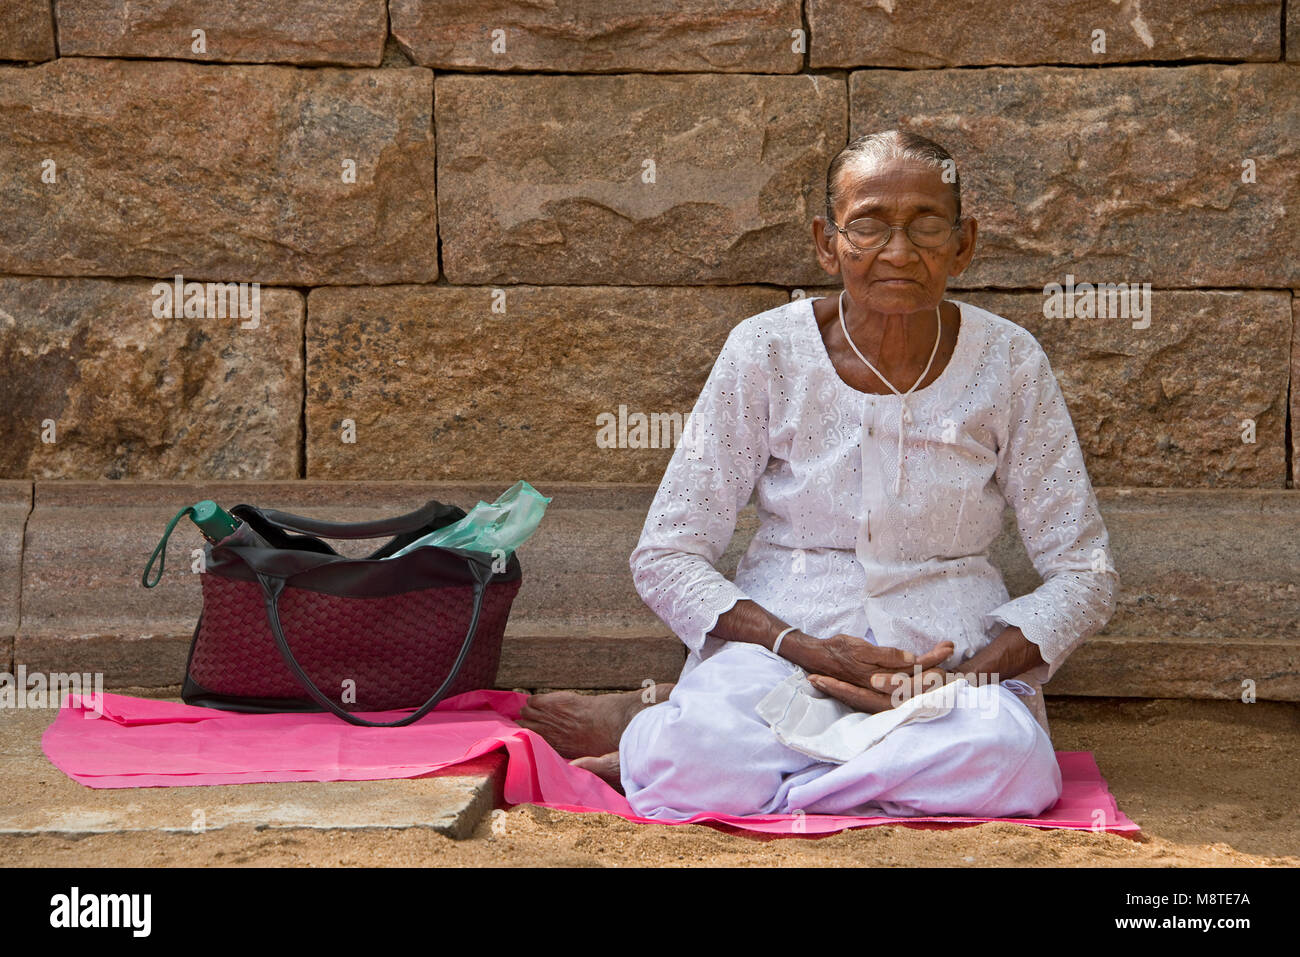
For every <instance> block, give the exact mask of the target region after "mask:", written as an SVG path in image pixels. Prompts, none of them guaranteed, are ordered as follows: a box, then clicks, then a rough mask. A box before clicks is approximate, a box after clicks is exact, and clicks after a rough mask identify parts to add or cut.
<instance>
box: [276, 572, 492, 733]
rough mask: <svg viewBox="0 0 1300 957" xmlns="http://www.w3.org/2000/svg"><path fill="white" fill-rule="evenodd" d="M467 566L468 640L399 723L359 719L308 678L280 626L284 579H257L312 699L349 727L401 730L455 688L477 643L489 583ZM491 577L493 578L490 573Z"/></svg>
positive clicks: (280, 642)
mask: <svg viewBox="0 0 1300 957" xmlns="http://www.w3.org/2000/svg"><path fill="white" fill-rule="evenodd" d="M468 564H469V566H470V569H471V571H472V572H473V574H474V613H473V615H472V616H471V617H470V621H469V630H468V631H467V632H466V633H465V641H464V642H463V643H462V644H461V646H460V654H458V655H457V656H456V660H455V662H453V663H452V666H451V671H450V672H448V674H447V677H446V679H445V680H444V681H443V682H442V685H441V686H439V688H438V690H437V691H435V692H434V693H433V694H432V696H430V698H429V700H428V701H426V702H425V703H424V704H422V705H420V707H419V708H418V709H417V710H416V711H415V712H414V713H413V714H409V715H407V716H406V717H405V718H401V719H400V720H398V721H367V720H366V719H365V718H358V717H357V716H356V715H354V714H352V713H350V712H348V711H345V710H344V709H342V708H340V707H339V706H338V705H336V704H335V703H334V702H333V701H331V700H330V699H329V698H328V697H326V695H325V694H324V693H323V692H322V691H321V690H320V689H319V688H317V687H316V683H315V682H314V681H312V680H311V678H310V677H308V675H307V672H305V671H303V669H302V665H300V664H298V659H297V658H295V657H294V654H293V651H292V650H291V649H290V648H289V643H288V642H287V641H285V638H284V628H283V626H282V625H281V623H280V593H281V592H283V591H284V584H285V583H284V579H282V578H274V577H272V576H270V575H264V574H262V573H261V572H256V574H257V580H258V581H259V582H261V585H262V594H263V596H264V598H265V599H266V616H267V618H268V619H269V620H270V622H271V635H272V636H273V637H274V638H275V646H276V647H277V648H279V649H280V656H281V657H282V658H283V659H284V663H285V664H287V665H288V666H289V670H290V671H292V672H293V674H294V677H296V678H297V679H298V682H299V683H300V684H301V685H302V686H303V687H304V688H306V689H307V693H308V694H310V695H311V696H312V698H313V699H314V700H315V701H316V703H317V704H320V705H322V706H323V707H325V708H328V709H329V710H330V711H333V712H334V713H335V714H336V715H338V716H339V717H340V718H342V719H343V720H344V721H346V722H348V723H349V724H356V725H361V726H363V727H367V728H400V727H403V726H405V725H408V724H411V723H413V722H415V721H419V720H420V719H421V718H423V717H424V716H425V715H426V714H428V713H429V712H430V711H432V710H433V708H434V706H435V705H437V703H438V702H439V701H441V700H442V699H443V697H444V696H445V695H446V694H447V689H448V688H450V687H451V686H452V683H453V682H454V681H455V680H456V676H457V675H459V674H460V668H461V665H463V664H464V663H465V658H466V657H467V656H468V655H469V649H470V646H471V645H473V643H474V636H475V634H476V633H477V632H478V620H479V615H480V613H481V612H482V611H483V593H484V591H486V588H487V583H486V582H485V581H484V580H483V578H482V575H481V566H478V565H476V564H474V563H473V562H469V563H468ZM488 577H489V578H491V573H490V572H489V573H488Z"/></svg>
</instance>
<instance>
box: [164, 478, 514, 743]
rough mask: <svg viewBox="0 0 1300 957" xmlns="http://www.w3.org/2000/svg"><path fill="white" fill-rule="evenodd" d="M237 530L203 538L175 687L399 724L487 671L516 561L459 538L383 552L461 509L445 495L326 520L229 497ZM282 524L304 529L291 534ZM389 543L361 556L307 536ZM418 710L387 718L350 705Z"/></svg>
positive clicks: (486, 681)
mask: <svg viewBox="0 0 1300 957" xmlns="http://www.w3.org/2000/svg"><path fill="white" fill-rule="evenodd" d="M230 511H231V514H232V515H234V516H235V517H236V518H239V519H241V520H242V524H241V525H240V526H239V527H238V528H237V529H236V530H235V532H234V533H232V534H231V535H229V536H227V537H226V538H224V539H223V540H221V541H220V542H218V543H216V544H214V545H209V546H207V547H206V548H205V549H204V551H205V553H206V554H205V556H204V558H205V562H206V567H205V573H204V575H203V577H202V579H201V582H202V589H203V611H202V614H201V615H200V616H199V622H198V625H197V627H196V628H195V630H194V639H193V641H192V642H191V644H190V655H189V662H188V664H187V665H186V669H185V671H186V674H185V683H184V685H183V687H182V690H181V697H182V699H183V700H184V701H185V702H186V703H188V704H195V705H202V706H206V707H213V708H223V709H227V710H232V711H250V712H272V711H320V710H322V709H324V710H328V711H332V712H333V713H334V714H336V715H338V716H339V717H341V718H343V719H344V720H346V721H349V722H351V723H352V724H358V725H366V726H369V727H399V726H402V725H406V724H410V723H411V722H413V721H416V720H418V719H419V718H421V717H423V716H424V715H425V714H427V713H428V712H429V711H430V710H432V709H433V708H434V706H435V705H437V703H438V702H439V701H441V700H442V699H443V698H445V697H447V696H448V695H454V694H461V693H462V692H465V691H473V690H476V689H479V688H490V687H492V686H493V685H494V684H495V683H496V675H497V665H498V663H499V662H500V659H501V642H502V639H503V637H504V635H505V627H506V619H507V618H508V617H509V614H510V606H511V603H512V602H513V601H514V597H515V595H516V593H517V592H518V591H519V587H520V585H521V584H522V583H523V578H522V573H521V570H520V567H519V560H518V558H517V557H515V556H514V555H513V554H512V555H511V556H510V557H509V560H508V561H501V560H499V559H498V560H497V561H495V562H494V560H493V557H492V556H491V555H488V554H485V553H483V552H473V551H468V550H465V549H459V548H439V547H436V546H431V547H422V548H417V549H415V550H414V551H411V552H408V553H407V554H405V555H402V556H400V557H398V558H385V556H386V555H390V554H392V553H393V552H395V551H397V550H398V549H400V548H402V547H404V546H406V545H408V544H410V543H411V542H413V541H415V540H416V539H417V538H421V537H423V536H424V535H427V534H428V533H429V532H431V531H434V530H436V529H438V528H442V527H444V526H446V525H449V524H451V523H452V522H455V521H457V520H459V519H461V518H463V517H464V516H465V512H464V511H463V510H462V509H459V508H457V507H455V506H452V505H443V504H441V503H439V502H436V501H430V502H429V503H428V504H426V505H425V506H424V507H423V508H421V509H417V510H416V511H414V512H410V513H408V514H406V515H401V516H398V517H396V518H392V519H385V520H379V521H373V522H356V523H351V524H348V523H340V522H325V521H320V520H317V519H312V518H306V517H303V516H299V515H290V514H288V513H287V512H280V511H276V510H273V509H259V508H255V507H253V506H251V505H237V506H235V507H234V508H233V509H231V510H230ZM289 532H301V533H304V534H301V535H290V534H289ZM389 535H393V536H395V537H393V538H392V539H391V540H390V541H389V542H387V543H386V544H385V545H383V546H382V547H380V548H379V549H377V550H375V551H374V552H373V553H371V554H370V555H368V556H366V557H365V558H347V557H344V556H342V555H339V554H338V553H337V552H335V551H334V549H332V548H331V547H330V546H329V545H327V544H326V543H325V542H324V541H322V540H321V539H320V538H318V537H316V536H323V537H327V538H340V539H365V538H379V537H384V536H389ZM405 708H415V709H416V710H415V712H414V713H413V714H410V715H408V716H406V717H404V718H402V719H400V720H398V721H391V722H375V721H369V720H366V719H364V718H360V717H357V715H356V714H354V713H353V712H366V711H388V710H397V709H405Z"/></svg>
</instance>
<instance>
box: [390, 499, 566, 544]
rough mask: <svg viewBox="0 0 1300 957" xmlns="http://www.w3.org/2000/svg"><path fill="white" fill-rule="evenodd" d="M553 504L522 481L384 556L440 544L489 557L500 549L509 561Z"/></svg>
mask: <svg viewBox="0 0 1300 957" xmlns="http://www.w3.org/2000/svg"><path fill="white" fill-rule="evenodd" d="M550 501H551V500H550V499H549V498H547V497H546V496H545V495H543V494H541V493H540V492H539V491H537V489H535V488H533V487H532V486H531V485H529V484H528V483H527V482H525V481H522V480H520V481H518V482H516V483H515V484H514V485H512V486H510V488H509V489H507V490H506V491H505V492H503V493H502V494H501V496H500V497H499V498H498V499H497V500H496V501H495V502H493V503H492V504H491V505H489V504H488V503H487V502H479V503H478V504H477V505H475V506H474V507H473V508H472V509H470V511H469V513H468V514H467V515H466V516H465V517H464V518H462V519H461V520H460V521H458V522H454V523H453V524H451V525H448V526H446V527H445V528H440V529H438V530H437V531H436V532H430V533H429V534H428V535H425V536H424V537H423V538H417V539H416V540H415V541H413V542H411V544H409V545H407V546H406V547H405V548H401V549H398V550H397V551H395V552H393V554H391V555H388V556H385V557H387V558H398V557H399V556H402V555H405V554H406V553H407V552H411V551H414V550H415V549H417V548H424V547H426V546H428V545H439V546H441V547H443V548H464V549H467V550H468V551H473V552H487V553H489V554H495V553H497V551H498V550H500V551H501V552H504V553H505V555H506V557H507V558H508V557H510V555H511V553H512V552H514V550H515V549H516V548H518V547H519V546H520V545H522V544H523V543H524V542H526V541H528V539H529V537H530V536H531V535H532V534H533V532H534V531H536V530H537V524H538V523H539V522H540V521H541V520H542V515H543V513H544V512H545V511H546V506H547V504H548V503H549V502H550Z"/></svg>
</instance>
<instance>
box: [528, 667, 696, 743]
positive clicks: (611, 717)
mask: <svg viewBox="0 0 1300 957" xmlns="http://www.w3.org/2000/svg"><path fill="white" fill-rule="evenodd" d="M672 688H673V686H672V685H671V684H657V685H655V686H654V694H653V695H652V696H646V695H645V689H640V688H638V689H637V690H635V691H625V692H620V693H618V694H575V693H574V692H572V691H550V692H547V693H546V694H535V695H529V696H528V700H527V701H526V702H524V707H523V709H522V710H521V711H520V712H519V718H518V722H519V725H520V727H524V728H527V729H528V730H529V731H535V732H537V733H538V734H540V735H541V736H542V737H543V738H545V739H546V743H547V744H549V745H550V746H551V747H553V748H554V749H555V750H556V751H558V752H559V753H560V755H561V757H565V758H583V757H603V756H605V755H608V754H609V753H610V752H611V751H613V752H617V751H618V739H619V738H621V737H622V736H623V729H624V728H626V727H627V726H628V724H629V723H630V722H631V720H632V718H633V716H634V715H636V713H637V712H638V711H640V710H641V709H642V708H648V707H650V706H651V705H652V704H657V703H658V702H660V701H667V700H668V694H669V692H670V691H672ZM643 696H646V697H650V698H651V700H650V701H646V700H644V698H643ZM615 756H616V757H617V754H616V755H615Z"/></svg>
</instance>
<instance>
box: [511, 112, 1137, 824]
mask: <svg viewBox="0 0 1300 957" xmlns="http://www.w3.org/2000/svg"><path fill="white" fill-rule="evenodd" d="M954 172H955V164H954V163H953V161H952V158H951V157H950V156H949V154H948V153H947V151H946V150H944V149H943V148H942V147H941V146H939V145H938V144H936V143H933V142H931V141H930V140H928V139H925V138H924V137H921V136H917V135H915V134H909V133H903V132H899V131H894V130H891V131H886V132H881V133H875V134H871V135H867V136H863V137H860V138H858V139H856V140H855V141H853V142H852V143H850V144H849V145H848V146H847V147H845V149H844V150H842V151H841V152H840V153H839V155H837V156H836V157H835V159H834V161H833V162H832V163H831V165H830V168H829V170H828V171H827V177H826V215H825V216H824V217H823V216H818V217H816V218H815V220H814V224H813V240H814V242H815V243H816V248H817V256H818V259H819V261H820V263H821V265H822V267H823V268H824V269H825V270H826V271H827V272H828V273H829V274H831V275H832V276H841V277H842V281H843V286H844V288H843V291H842V292H841V293H840V295H839V296H837V297H829V298H824V299H816V300H812V299H796V300H794V301H792V302H790V303H788V304H787V305H783V306H778V307H777V308H775V309H770V310H768V311H767V312H763V313H760V314H758V315H754V316H750V317H749V318H747V319H745V320H744V321H742V322H740V323H739V324H738V325H737V326H735V327H734V328H733V329H732V331H731V334H730V335H729V336H728V338H727V341H726V344H725V345H724V346H723V349H722V353H721V355H720V356H719V357H718V359H717V362H716V364H715V365H714V367H713V371H712V373H711V374H710V376H709V378H708V381H707V382H706V383H705V385H704V389H703V391H702V393H701V394H700V397H699V400H698V401H697V402H696V405H695V409H694V412H693V415H692V419H691V426H692V430H693V432H694V434H693V435H692V436H691V441H690V442H687V443H683V444H682V445H679V447H678V448H677V449H676V450H675V452H674V454H673V457H672V460H671V461H670V463H669V465H668V469H667V472H666V473H665V475H664V478H663V482H662V483H661V484H660V486H659V490H658V493H657V494H656V496H655V498H654V502H653V504H652V505H651V508H650V513H649V515H648V516H647V518H646V522H645V527H644V529H643V531H642V534H641V539H640V541H639V542H638V544H637V546H636V549H635V550H634V551H633V552H632V555H631V569H632V573H633V577H634V580H635V583H636V587H637V590H638V592H639V593H640V595H641V597H642V598H643V599H644V601H645V602H646V604H647V605H648V606H649V607H650V608H651V609H652V610H653V611H654V612H655V613H656V614H657V615H658V616H659V617H660V618H661V619H662V620H663V621H664V622H665V623H666V624H667V625H668V627H670V628H671V629H672V630H673V632H674V633H675V634H676V635H678V636H679V637H680V638H681V639H682V641H683V642H685V644H686V647H687V649H688V650H689V656H688V658H687V661H686V664H685V667H684V668H683V669H682V673H681V676H680V677H679V679H678V681H677V682H676V683H675V684H673V685H657V686H656V687H655V689H654V693H653V694H642V693H641V692H635V691H634V692H629V693H625V694H614V695H600V696H584V695H575V694H572V693H568V692H556V693H552V694H546V695H534V696H532V697H531V698H530V699H529V702H528V704H527V705H526V707H525V708H524V710H523V712H522V714H521V717H520V723H521V724H522V725H524V726H525V727H529V728H532V729H533V730H535V731H537V732H538V733H540V734H542V735H543V736H545V737H546V738H547V740H548V741H550V742H551V744H552V745H554V746H555V747H556V749H557V750H559V751H560V753H561V754H563V755H564V756H566V757H570V758H574V759H575V760H574V762H573V763H575V764H578V765H580V766H582V767H586V768H588V769H590V770H592V771H594V772H596V773H597V774H600V775H601V776H603V777H604V778H606V780H609V781H610V782H611V783H616V784H618V785H621V787H622V789H623V791H624V793H625V794H626V795H627V798H628V801H629V803H630V804H631V806H632V809H633V810H634V811H635V812H636V813H638V814H640V815H642V816H644V817H651V818H658V819H664V820H682V819H685V818H688V817H691V816H692V815H694V814H698V813H701V812H723V813H728V814H763V813H792V812H796V811H805V812H809V813H826V814H880V813H884V814H891V815H901V816H912V815H923V814H926V815H929V814H938V815H945V814H951V815H957V814H961V815H977V816H986V817H1011V816H1023V815H1037V814H1040V813H1041V812H1043V811H1044V810H1046V809H1047V808H1049V807H1051V806H1052V805H1053V804H1054V803H1056V801H1057V799H1058V798H1059V797H1060V793H1061V774H1060V770H1059V767H1058V765H1057V762H1056V756H1055V752H1054V750H1053V747H1052V742H1051V739H1050V737H1049V735H1048V732H1047V721H1046V712H1045V710H1044V709H1043V707H1042V696H1041V689H1042V684H1043V682H1045V681H1047V680H1049V679H1050V678H1051V677H1052V675H1053V674H1054V673H1055V671H1056V670H1057V669H1058V668H1059V667H1060V666H1061V664H1062V663H1063V662H1064V661H1065V659H1066V658H1067V656H1068V655H1069V654H1070V652H1071V651H1072V650H1073V649H1074V648H1076V647H1077V646H1078V645H1079V644H1080V643H1081V642H1082V641H1084V640H1085V639H1086V638H1088V637H1089V636H1090V635H1092V634H1094V633H1096V632H1097V631H1098V630H1100V629H1101V628H1102V627H1103V626H1104V625H1105V624H1106V622H1107V620H1108V619H1109V617H1110V615H1111V613H1112V612H1113V610H1114V606H1115V596H1116V591H1117V588H1118V576H1117V574H1116V572H1115V570H1114V568H1113V566H1112V564H1111V561H1110V555H1109V537H1108V535H1107V532H1106V528H1105V525H1104V524H1103V522H1102V518H1101V515H1100V513H1099V511H1098V508H1097V501H1096V497H1095V495H1094V493H1093V489H1092V485H1091V483H1090V481H1089V479H1088V475H1087V472H1086V470H1085V468H1084V460H1083V454H1082V452H1081V450H1080V447H1079V442H1078V439H1077V437H1076V434H1075V430H1074V426H1073V423H1072V422H1071V420H1070V416H1069V413H1068V411H1067V409H1066V405H1065V401H1064V399H1063V397H1062V395H1061V390H1060V387H1059V385H1058V384H1057V381H1056V378H1055V376H1054V375H1053V372H1052V369H1051V366H1050V364H1049V362H1048V358H1047V356H1046V354H1045V353H1044V352H1043V349H1042V347H1041V346H1040V345H1039V343H1038V341H1037V340H1036V339H1035V338H1034V337H1033V335H1031V334H1030V333H1029V332H1028V331H1026V330H1025V329H1023V328H1021V327H1020V326H1018V325H1016V324H1015V323H1013V322H1011V321H1009V320H1007V319H1004V318H1002V317H1001V316H997V315H994V314H993V313H990V312H987V311H985V310H983V309H979V308H976V307H974V306H971V305H969V304H967V303H964V302H961V301H958V300H946V299H945V298H944V292H945V288H946V285H947V280H948V277H949V276H956V275H959V274H960V273H961V272H962V271H963V270H964V269H965V268H966V267H967V265H968V264H969V263H970V261H971V257H972V255H973V254H974V251H975V237H976V223H975V220H974V219H973V218H971V217H969V216H967V217H963V216H962V214H961V181H960V178H959V177H958V176H955V175H953V173H954ZM755 491H757V505H758V515H759V518H760V520H761V525H760V527H759V529H758V531H757V533H756V534H755V536H754V539H753V541H752V542H751V543H750V546H749V549H748V550H747V551H746V553H745V555H744V557H743V558H742V560H741V562H740V564H739V567H738V568H737V571H736V574H735V580H734V581H728V580H727V579H726V578H725V577H723V575H722V574H720V573H719V572H718V571H717V569H716V567H715V565H716V563H717V561H718V559H719V557H720V556H721V555H722V553H723V552H724V551H725V549H726V547H727V544H728V542H729V541H730V539H731V537H732V534H733V532H734V529H735V523H736V515H737V513H738V512H739V510H740V509H742V508H743V507H744V506H745V504H746V503H747V502H748V500H749V498H750V495H751V494H752V493H753V492H755ZM1007 503H1010V505H1011V507H1012V508H1013V509H1014V511H1015V515H1016V520H1017V522H1018V525H1019V528H1020V534H1021V537H1022V539H1023V541H1024V543H1025V546H1026V548H1027V550H1028V552H1029V555H1030V558H1031V559H1032V561H1033V563H1034V567H1035V568H1036V569H1037V570H1038V572H1039V574H1040V575H1041V576H1042V578H1043V583H1042V584H1041V585H1040V586H1039V587H1038V588H1037V589H1036V590H1035V591H1033V592H1032V593H1030V594H1028V595H1024V596H1021V597H1019V598H1016V599H1014V600H1013V599H1011V598H1010V596H1009V594H1008V592H1007V589H1006V586H1005V585H1004V583H1003V581H1002V578H1001V575H1000V574H999V573H998V571H997V569H996V568H995V567H994V566H993V565H991V564H990V562H989V560H988V557H987V552H988V548H989V546H990V544H991V543H992V542H993V541H994V539H995V538H996V537H997V536H998V533H999V531H1000V529H1001V526H1002V513H1003V510H1004V508H1005V506H1006V504H1007ZM958 673H960V675H961V676H963V677H964V678H965V680H964V681H962V680H958ZM1013 678H1014V679H1017V680H1008V679H1013ZM936 685H939V686H940V687H938V688H935V686H936ZM936 692H937V693H939V694H943V693H949V696H948V698H947V702H946V706H945V707H938V708H934V707H931V708H929V710H925V709H921V708H919V707H918V706H919V705H921V704H923V703H924V704H927V705H933V704H934V703H935V701H934V700H931V699H934V695H935V693H936ZM665 697H666V700H664V699H665ZM913 698H915V700H912V699H913ZM826 705H831V706H832V708H839V709H841V710H840V712H838V714H840V715H844V714H846V713H849V714H848V717H849V720H850V724H852V719H854V718H857V719H862V723H860V724H852V727H849V726H848V725H846V724H845V720H844V719H842V718H840V719H837V720H832V719H836V718H837V715H836V713H832V714H831V715H830V718H827V716H826V709H825V706H826ZM819 709H820V710H819ZM796 712H797V713H796ZM891 712H893V713H894V714H895V715H896V717H897V718H898V720H896V721H892V722H891V721H890V718H889V715H890V714H891ZM904 712H906V713H904ZM817 714H821V716H822V717H821V718H820V719H817ZM810 721H811V723H810ZM881 721H884V722H885V724H883V725H882V724H880V722H881ZM783 722H784V723H783ZM836 727H838V728H839V729H840V731H841V732H843V731H845V730H846V729H847V732H848V733H839V732H835V731H833V730H832V729H834V728H836ZM868 729H870V730H869V731H868ZM828 732H830V733H831V737H833V738H834V740H830V739H829V738H828V737H827V733H828ZM854 741H856V742H857V743H856V744H854ZM846 747H847V748H848V750H847V751H846V750H845V748H846Z"/></svg>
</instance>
